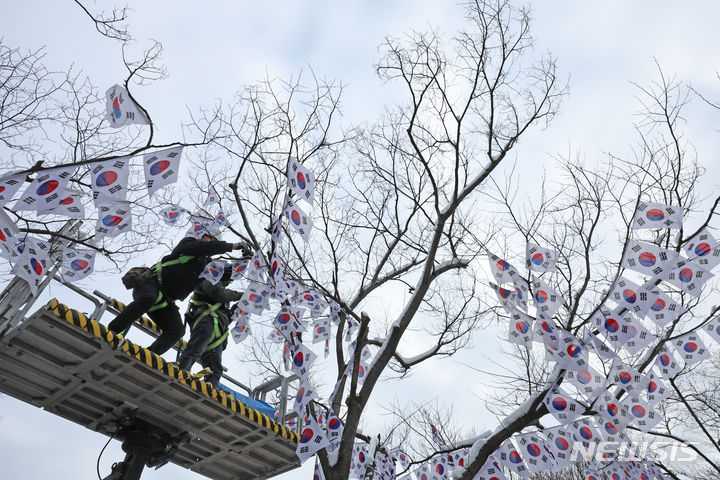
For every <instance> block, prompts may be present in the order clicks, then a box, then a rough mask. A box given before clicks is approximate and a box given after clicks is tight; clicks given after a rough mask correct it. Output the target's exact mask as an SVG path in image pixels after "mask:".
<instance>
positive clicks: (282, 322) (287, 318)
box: [273, 306, 305, 338]
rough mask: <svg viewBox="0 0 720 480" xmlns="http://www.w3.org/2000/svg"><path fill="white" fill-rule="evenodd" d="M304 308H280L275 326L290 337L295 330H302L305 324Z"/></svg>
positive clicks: (274, 322)
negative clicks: (303, 318)
mask: <svg viewBox="0 0 720 480" xmlns="http://www.w3.org/2000/svg"><path fill="white" fill-rule="evenodd" d="M302 315H303V310H302V309H301V308H295V307H290V306H284V307H282V308H281V309H280V311H279V312H278V314H277V316H276V317H275V320H274V321H273V326H274V327H275V328H276V329H277V330H278V331H279V332H280V333H283V334H284V335H285V336H286V337H288V338H289V337H290V335H291V334H292V333H293V332H302V331H304V330H305V325H304V324H303V323H302Z"/></svg>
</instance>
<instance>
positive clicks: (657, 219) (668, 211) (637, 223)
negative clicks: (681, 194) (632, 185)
mask: <svg viewBox="0 0 720 480" xmlns="http://www.w3.org/2000/svg"><path fill="white" fill-rule="evenodd" d="M632 228H634V229H635V230H639V229H643V228H682V208H681V207H674V206H671V205H663V204H661V203H652V202H640V203H639V204H638V206H637V210H635V216H634V217H633V221H632Z"/></svg>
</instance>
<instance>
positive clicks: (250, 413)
mask: <svg viewBox="0 0 720 480" xmlns="http://www.w3.org/2000/svg"><path fill="white" fill-rule="evenodd" d="M118 303H119V302H118ZM120 305H122V304H120ZM115 308H117V307H115ZM48 310H50V311H51V312H52V313H53V314H54V315H56V316H58V317H59V318H62V319H64V320H65V321H67V322H68V323H70V324H72V325H75V326H77V327H80V328H82V329H83V330H85V331H86V332H88V333H90V334H91V335H93V336H95V337H97V338H100V339H102V340H104V341H106V342H108V343H110V344H111V345H113V346H115V347H117V346H118V345H120V343H121V341H122V340H123V337H122V335H118V334H115V333H113V332H111V331H110V330H108V329H107V327H105V326H104V325H102V324H100V323H98V322H96V321H95V320H93V319H91V318H88V317H87V316H86V315H85V314H83V313H82V312H78V311H77V310H73V309H71V308H68V307H67V305H64V304H62V303H60V302H58V301H57V299H52V300H51V301H50V303H49V304H48ZM148 321H149V322H151V320H148ZM153 325H154V324H153ZM121 349H122V351H123V352H124V353H125V354H127V355H128V356H131V357H135V358H136V359H138V360H139V361H141V362H143V363H144V364H146V365H147V366H149V367H151V368H154V369H156V370H160V371H161V372H163V373H164V374H166V375H168V376H169V377H172V378H175V379H177V380H178V381H180V383H182V384H184V385H187V386H189V387H190V388H192V389H193V390H195V391H196V392H198V393H202V394H203V395H205V396H206V397H208V398H212V399H213V400H215V401H217V402H219V403H221V404H222V405H223V406H224V407H226V408H228V409H230V410H232V411H233V412H235V413H238V414H240V415H243V416H245V417H247V418H248V419H250V421H252V422H255V423H257V424H258V425H260V426H261V427H264V428H266V429H268V430H271V431H273V432H275V433H276V434H278V435H280V436H282V437H283V438H286V439H288V440H290V441H292V442H294V443H298V442H299V441H300V436H299V435H298V434H297V433H295V432H292V431H290V430H289V429H288V428H287V427H284V426H283V425H279V424H278V423H276V422H275V421H274V420H272V419H271V418H270V417H268V416H267V415H265V414H264V413H260V412H258V411H257V410H255V409H253V408H250V407H247V406H246V405H245V404H243V403H242V402H240V401H238V400H236V399H235V398H233V397H232V396H231V395H228V394H227V393H225V392H223V391H220V390H217V389H215V388H213V386H212V385H211V384H209V383H208V382H205V381H203V380H200V379H197V378H194V377H193V376H192V375H191V374H190V372H187V371H185V370H180V369H179V368H177V367H176V366H175V365H174V364H172V363H168V362H166V361H165V360H164V359H163V358H162V357H161V356H159V355H156V354H155V353H153V352H151V351H150V350H148V349H147V348H143V347H141V346H139V345H136V344H134V343H132V342H131V341H129V340H125V342H123V343H122V347H121Z"/></svg>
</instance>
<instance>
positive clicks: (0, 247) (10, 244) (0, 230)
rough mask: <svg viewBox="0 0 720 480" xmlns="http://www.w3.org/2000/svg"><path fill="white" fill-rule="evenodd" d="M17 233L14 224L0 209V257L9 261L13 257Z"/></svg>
mask: <svg viewBox="0 0 720 480" xmlns="http://www.w3.org/2000/svg"><path fill="white" fill-rule="evenodd" d="M18 233H19V230H18V228H17V225H15V222H13V221H12V219H11V218H10V217H9V216H8V214H7V213H5V210H3V209H2V208H0V257H2V258H7V259H8V260H9V259H10V258H11V257H12V256H13V251H14V250H15V244H16V242H17V238H16V237H17V234H18Z"/></svg>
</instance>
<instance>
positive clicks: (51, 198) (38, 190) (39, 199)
mask: <svg viewBox="0 0 720 480" xmlns="http://www.w3.org/2000/svg"><path fill="white" fill-rule="evenodd" d="M75 170H76V167H65V168H62V167H61V168H52V169H50V170H45V171H42V172H39V173H38V174H37V176H36V177H35V180H33V181H32V182H30V185H28V187H27V188H26V189H25V191H24V192H23V193H22V195H21V196H20V198H19V199H18V201H17V202H15V206H13V207H12V209H11V210H15V211H16V212H19V211H22V210H43V211H45V210H47V209H49V208H52V207H55V206H57V202H58V201H59V200H60V199H61V198H63V195H64V194H65V189H66V188H67V184H68V182H69V181H70V177H72V175H73V174H74V173H75Z"/></svg>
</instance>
